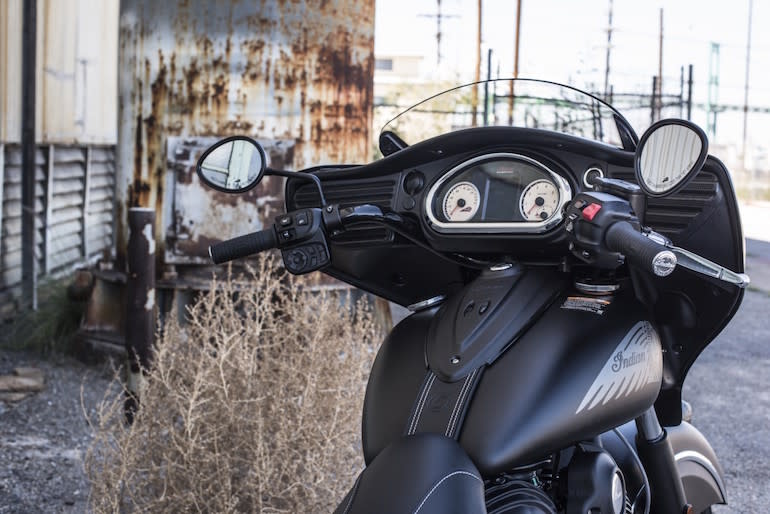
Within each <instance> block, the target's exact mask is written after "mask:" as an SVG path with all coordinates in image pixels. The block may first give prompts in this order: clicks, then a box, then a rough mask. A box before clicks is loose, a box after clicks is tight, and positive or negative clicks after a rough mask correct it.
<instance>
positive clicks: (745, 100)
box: [741, 0, 754, 168]
mask: <svg viewBox="0 0 770 514" xmlns="http://www.w3.org/2000/svg"><path fill="white" fill-rule="evenodd" d="M753 10H754V0H749V28H748V34H747V36H746V80H745V82H744V86H743V146H742V148H743V150H742V152H741V154H742V156H743V167H744V168H745V167H746V129H747V128H748V121H749V64H750V63H751V14H752V11H753Z"/></svg>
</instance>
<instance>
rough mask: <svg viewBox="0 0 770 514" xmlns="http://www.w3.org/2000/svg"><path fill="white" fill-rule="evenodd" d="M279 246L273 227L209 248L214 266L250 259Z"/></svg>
mask: <svg viewBox="0 0 770 514" xmlns="http://www.w3.org/2000/svg"><path fill="white" fill-rule="evenodd" d="M277 245H278V238H277V237H276V236H275V229H274V228H273V227H270V228H266V229H265V230H260V231H259V232H253V233H251V234H246V235H244V236H239V237H235V238H233V239H228V240H227V241H222V242H221V243H216V244H213V245H211V246H209V256H210V257H211V260H212V261H213V262H214V264H222V263H224V262H228V261H232V260H234V259H240V258H241V257H248V256H249V255H254V254H255V253H259V252H263V251H265V250H270V249H271V248H275V247H276V246H277Z"/></svg>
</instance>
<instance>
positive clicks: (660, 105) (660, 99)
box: [656, 7, 663, 119]
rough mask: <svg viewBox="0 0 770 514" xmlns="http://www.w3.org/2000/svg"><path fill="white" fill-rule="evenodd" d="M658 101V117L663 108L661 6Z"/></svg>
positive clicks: (661, 14)
mask: <svg viewBox="0 0 770 514" xmlns="http://www.w3.org/2000/svg"><path fill="white" fill-rule="evenodd" d="M657 91H658V102H657V104H656V106H657V111H658V119H660V118H661V115H662V113H661V110H662V108H663V8H662V7H661V8H660V36H659V40H658V89H657Z"/></svg>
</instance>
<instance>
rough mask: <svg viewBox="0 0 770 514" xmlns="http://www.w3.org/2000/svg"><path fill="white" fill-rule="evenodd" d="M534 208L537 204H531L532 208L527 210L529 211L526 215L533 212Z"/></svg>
mask: <svg viewBox="0 0 770 514" xmlns="http://www.w3.org/2000/svg"><path fill="white" fill-rule="evenodd" d="M536 207H537V204H536V203H533V204H532V207H530V208H529V210H528V211H527V214H532V211H533V210H534V209H535V208H536Z"/></svg>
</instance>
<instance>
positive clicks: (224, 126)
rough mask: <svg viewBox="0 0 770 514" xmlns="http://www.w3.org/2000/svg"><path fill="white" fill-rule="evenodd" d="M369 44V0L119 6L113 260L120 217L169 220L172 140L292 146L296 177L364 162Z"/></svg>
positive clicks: (141, 0) (180, 0)
mask: <svg viewBox="0 0 770 514" xmlns="http://www.w3.org/2000/svg"><path fill="white" fill-rule="evenodd" d="M373 40H374V0H364V1H356V0H336V1H334V0H295V1H288V0H262V1H253V0H226V1H219V2H210V1H207V0H173V1H169V2H156V1H152V0H124V1H123V2H121V12H120V50H119V52H120V58H119V70H120V71H119V97H120V102H119V105H120V110H119V115H118V116H119V135H118V184H117V188H118V198H121V199H124V201H125V203H123V204H122V205H121V212H120V213H119V219H118V224H119V227H122V228H121V229H120V230H119V232H118V234H117V236H118V238H119V240H118V245H117V250H118V252H123V251H125V241H126V238H127V233H126V230H125V227H126V218H125V216H126V211H127V207H129V206H143V207H151V208H154V209H155V211H156V220H157V223H158V226H159V227H168V226H171V225H172V224H173V223H175V222H176V221H175V220H169V219H168V218H167V217H168V216H170V215H171V213H172V212H173V209H171V208H170V206H168V205H166V206H164V203H169V202H172V201H173V197H174V195H173V194H169V193H170V192H169V191H167V189H168V186H169V184H168V183H167V181H166V179H167V176H168V166H167V152H168V146H167V140H168V138H169V137H191V136H218V137H221V136H225V135H231V134H247V135H251V136H253V137H255V138H257V139H260V140H289V141H292V142H293V143H294V147H293V149H294V150H293V155H292V160H293V167H294V168H301V167H305V166H309V165H312V164H324V163H329V162H333V163H339V162H361V161H365V160H366V159H367V157H368V154H369V149H370V124H371V102H372V78H373V71H374V55H373V54H374V45H373ZM274 164H275V163H274ZM164 214H165V216H166V218H164ZM258 214H259V216H260V217H261V218H262V219H264V217H265V216H266V213H265V212H264V209H262V210H260V212H259V213H258ZM213 217H214V216H213V215H212V216H210V217H209V219H213ZM157 233H158V244H159V245H160V249H161V250H164V251H160V252H158V253H159V255H165V249H164V246H165V241H164V231H162V230H158V231H157ZM177 249H178V248H177ZM175 253H176V250H175Z"/></svg>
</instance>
